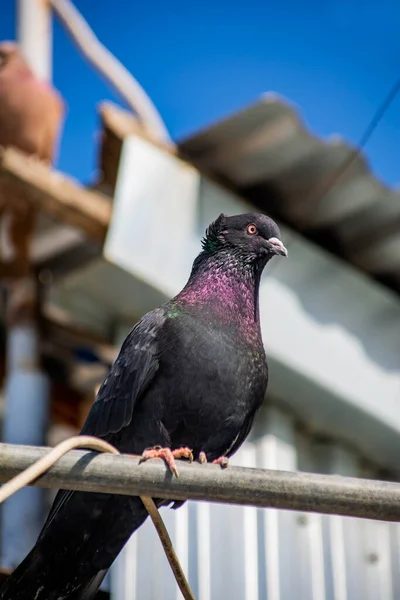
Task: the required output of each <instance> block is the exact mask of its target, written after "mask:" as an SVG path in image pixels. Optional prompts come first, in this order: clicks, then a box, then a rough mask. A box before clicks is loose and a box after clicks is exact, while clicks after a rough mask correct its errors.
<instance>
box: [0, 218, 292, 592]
mask: <svg viewBox="0 0 400 600" xmlns="http://www.w3.org/2000/svg"><path fill="white" fill-rule="evenodd" d="M171 235H173V232H172V233H171ZM275 255H282V256H286V255H287V250H286V248H285V246H284V245H283V243H282V241H281V240H280V232H279V228H278V226H277V225H276V223H275V222H274V221H273V220H272V219H270V218H269V217H267V216H265V215H262V214H257V213H249V214H242V215H237V216H230V217H229V216H226V215H223V214H221V215H220V216H219V217H218V218H217V219H216V220H215V221H214V222H213V223H212V224H211V225H210V226H209V227H208V229H207V230H206V234H205V237H204V239H203V241H202V251H201V252H200V254H199V255H198V256H197V258H196V259H195V260H194V263H193V267H192V271H191V274H190V277H189V279H188V282H187V283H186V285H185V287H184V288H183V289H182V291H181V292H180V293H179V294H178V295H177V296H175V297H174V298H173V299H172V300H170V301H168V302H166V303H165V304H164V305H162V306H161V307H159V308H156V309H155V310H153V311H151V312H149V313H148V314H146V315H145V316H144V317H142V319H141V320H140V321H139V322H138V323H137V324H136V325H135V326H134V327H133V329H132V330H131V331H130V333H129V334H128V336H127V337H126V339H125V341H124V342H123V344H122V347H121V349H120V352H119V355H118V357H117V358H116V360H115V362H114V364H113V365H112V367H111V369H110V372H109V374H108V375H107V377H106V378H105V380H104V382H103V384H102V385H101V387H100V389H99V392H98V394H97V397H96V399H95V401H94V403H93V406H92V408H91V410H90V412H89V415H88V417H87V419H86V421H85V423H84V425H83V428H82V432H81V433H82V434H85V435H94V436H98V437H100V438H102V439H104V440H106V441H108V442H110V443H111V444H113V445H114V446H116V447H117V448H118V450H119V451H120V452H122V453H127V454H136V455H142V460H149V459H152V458H160V459H163V460H164V461H165V463H166V465H168V468H169V469H171V471H172V472H173V473H175V474H176V473H177V466H176V465H177V459H186V460H196V461H200V462H206V461H208V462H214V463H217V464H219V465H221V467H226V466H227V462H228V459H229V457H230V456H232V455H233V454H234V453H235V452H236V451H237V450H238V448H239V447H240V446H241V444H242V443H243V442H244V440H245V439H246V437H247V435H248V433H249V431H250V428H251V426H252V423H253V420H254V417H255V415H256V413H257V411H258V409H259V408H260V406H261V404H262V401H263V399H264V395H265V392H266V388H267V382H268V369H267V362H266V356H265V351H264V345H263V342H262V338H261V328H260V312H259V286H260V277H261V274H262V271H263V269H264V267H265V265H266V264H267V262H268V261H269V260H270V259H271V258H272V257H273V256H275ZM139 468H140V467H139ZM155 502H156V504H157V506H163V505H170V504H171V501H170V500H162V499H155ZM179 504H182V503H177V505H179ZM146 517H147V511H146V509H145V507H144V505H143V504H142V502H141V500H140V498H139V497H131V496H121V495H113V494H99V493H94V492H93V493H92V492H90V493H88V492H86V493H84V492H76V491H66V490H60V491H59V492H58V495H57V496H56V498H55V501H54V503H53V506H52V508H51V510H50V513H49V516H48V518H47V521H46V523H45V525H44V527H43V529H42V531H41V533H40V535H39V538H38V540H37V542H36V545H35V546H34V548H33V549H32V550H31V552H30V553H29V554H28V556H27V557H26V558H25V559H24V560H23V561H22V563H21V564H20V565H19V567H17V569H16V570H15V571H14V573H13V574H12V575H10V577H9V578H8V579H7V580H6V582H5V583H4V586H3V588H2V589H1V592H0V598H1V599H2V600H11V599H12V600H22V599H27V598H35V600H56V599H57V600H61V599H63V600H65V599H68V600H78V599H83V598H84V599H85V600H91V599H92V598H94V596H95V594H96V590H97V589H98V588H99V586H100V583H101V581H102V579H103V578H104V576H105V574H106V573H107V571H108V569H109V568H110V566H111V564H112V563H113V561H114V559H115V558H116V556H117V555H118V553H119V552H120V551H121V549H122V548H123V546H124V545H125V543H126V542H127V541H128V539H129V538H130V536H131V534H132V533H133V532H134V531H135V530H137V529H138V528H139V527H140V526H141V525H142V523H143V522H144V521H145V520H146Z"/></svg>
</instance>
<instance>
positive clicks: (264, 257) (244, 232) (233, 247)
mask: <svg viewBox="0 0 400 600" xmlns="http://www.w3.org/2000/svg"><path fill="white" fill-rule="evenodd" d="M202 243H203V250H204V251H205V252H209V253H212V254H214V253H217V252H220V251H225V252H226V251H228V252H231V253H233V254H235V255H239V256H242V257H243V258H244V259H245V260H246V262H260V263H263V264H265V263H266V262H268V260H269V259H270V258H272V257H273V256H275V255H276V254H280V255H281V256H287V250H286V248H285V246H284V245H283V243H282V242H281V240H280V231H279V227H278V225H277V224H276V223H275V221H273V220H272V219H270V218H269V217H267V216H266V215H263V214H260V213H247V214H244V215H235V216H233V217H227V216H226V215H223V214H221V215H220V216H219V217H218V219H216V220H215V221H214V222H213V223H211V225H210V226H209V227H208V229H207V231H206V235H205V237H204V239H203V242H202Z"/></svg>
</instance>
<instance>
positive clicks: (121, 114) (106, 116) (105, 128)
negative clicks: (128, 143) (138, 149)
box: [98, 102, 177, 192]
mask: <svg viewBox="0 0 400 600" xmlns="http://www.w3.org/2000/svg"><path fill="white" fill-rule="evenodd" d="M98 112H99V115H100V123H101V143H100V147H99V163H100V170H101V173H102V180H101V184H103V185H104V184H106V185H108V186H109V187H110V190H111V192H113V190H114V189H115V185H116V181H117V176H118V168H119V160H120V156H121V150H122V144H123V142H124V139H125V138H126V137H127V136H129V135H137V136H139V137H141V138H143V139H145V140H147V141H148V142H151V143H152V144H154V145H155V146H157V147H158V148H161V150H165V151H166V152H171V153H172V154H176V153H177V150H176V147H175V146H172V145H170V144H167V143H165V142H162V141H160V140H155V139H154V138H153V137H152V136H151V134H150V133H149V131H148V130H147V129H146V128H145V127H144V126H143V125H142V123H140V121H139V119H137V117H135V115H134V114H133V113H132V112H130V111H128V110H124V109H122V108H120V107H119V106H117V105H116V104H114V103H113V102H101V103H100V104H99V106H98Z"/></svg>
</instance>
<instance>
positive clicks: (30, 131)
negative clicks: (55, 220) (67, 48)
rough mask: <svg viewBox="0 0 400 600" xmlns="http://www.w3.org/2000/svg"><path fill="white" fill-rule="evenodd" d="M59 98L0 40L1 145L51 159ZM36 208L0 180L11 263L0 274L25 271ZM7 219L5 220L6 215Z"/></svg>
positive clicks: (59, 121) (60, 105)
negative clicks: (11, 253)
mask: <svg viewBox="0 0 400 600" xmlns="http://www.w3.org/2000/svg"><path fill="white" fill-rule="evenodd" d="M64 111H65V107H64V102H63V100H62V98H61V96H60V94H59V93H58V92H57V91H56V90H55V89H54V88H53V87H52V86H51V85H49V84H48V83H46V82H44V81H40V80H39V79H37V78H36V77H35V75H34V73H33V72H32V70H31V69H30V67H29V66H28V64H27V62H26V60H25V59H24V57H23V56H22V53H21V51H20V49H19V46H18V44H16V43H14V42H2V43H0V146H3V147H7V146H13V147H15V148H17V149H18V150H21V151H22V152H25V153H26V154H28V155H29V156H36V157H37V158H39V159H41V160H43V161H44V162H46V163H48V164H51V163H53V161H54V158H55V154H56V150H57V144H58V138H59V135H60V132H61V126H62V122H63V117H64ZM34 215H35V210H34V209H33V207H32V206H31V205H30V204H29V203H28V202H27V201H26V200H25V199H24V197H23V195H22V194H20V193H17V192H16V191H15V187H13V186H12V185H10V184H8V183H5V182H2V183H1V184H0V216H1V217H2V218H3V219H4V217H5V216H7V219H8V223H7V227H8V233H9V238H10V242H11V245H12V249H13V255H14V259H13V261H12V264H8V263H9V262H10V261H8V263H7V262H6V261H4V257H3V262H2V264H1V265H0V266H1V270H0V274H2V275H3V276H4V275H7V274H8V273H13V272H14V273H17V274H18V275H22V274H24V275H25V274H26V271H27V270H28V264H29V261H28V256H29V242H30V238H31V235H32V232H33V226H34ZM7 219H6V221H7Z"/></svg>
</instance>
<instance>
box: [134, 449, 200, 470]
mask: <svg viewBox="0 0 400 600" xmlns="http://www.w3.org/2000/svg"><path fill="white" fill-rule="evenodd" d="M149 458H162V459H163V460H165V462H166V463H167V465H168V468H169V470H170V471H171V473H173V475H175V476H176V477H179V473H178V468H177V466H176V462H175V459H176V458H187V459H188V460H189V461H190V462H192V460H193V452H192V451H191V450H190V448H177V449H176V450H171V448H161V446H154V448H147V449H146V450H145V451H144V452H143V454H142V457H141V459H140V462H144V461H145V460H149Z"/></svg>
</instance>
